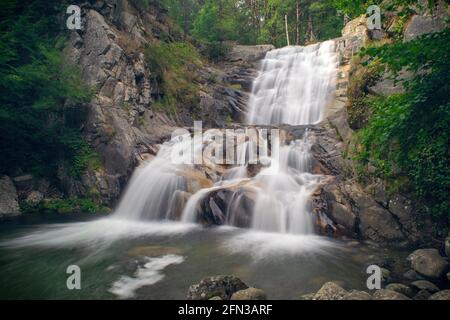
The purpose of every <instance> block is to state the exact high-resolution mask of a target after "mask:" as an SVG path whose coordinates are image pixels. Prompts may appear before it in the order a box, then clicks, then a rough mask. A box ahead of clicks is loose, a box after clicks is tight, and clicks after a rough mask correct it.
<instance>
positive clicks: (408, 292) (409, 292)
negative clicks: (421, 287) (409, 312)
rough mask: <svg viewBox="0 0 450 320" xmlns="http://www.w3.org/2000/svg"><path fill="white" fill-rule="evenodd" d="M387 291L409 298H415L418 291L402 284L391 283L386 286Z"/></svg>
mask: <svg viewBox="0 0 450 320" xmlns="http://www.w3.org/2000/svg"><path fill="white" fill-rule="evenodd" d="M386 290H390V291H395V292H398V293H401V294H403V295H405V296H407V297H409V298H412V297H414V295H415V293H416V290H414V289H413V288H411V287H409V286H407V285H404V284H401V283H391V284H389V285H387V286H386Z"/></svg>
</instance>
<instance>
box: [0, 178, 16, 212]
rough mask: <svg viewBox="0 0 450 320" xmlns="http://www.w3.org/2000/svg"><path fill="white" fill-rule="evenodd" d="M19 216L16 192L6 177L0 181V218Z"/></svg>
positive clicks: (9, 179)
mask: <svg viewBox="0 0 450 320" xmlns="http://www.w3.org/2000/svg"><path fill="white" fill-rule="evenodd" d="M18 215H20V207H19V203H18V197H17V190H16V187H15V186H14V183H13V182H12V180H11V178H9V177H8V176H3V177H2V178H1V179H0V218H9V217H14V216H18Z"/></svg>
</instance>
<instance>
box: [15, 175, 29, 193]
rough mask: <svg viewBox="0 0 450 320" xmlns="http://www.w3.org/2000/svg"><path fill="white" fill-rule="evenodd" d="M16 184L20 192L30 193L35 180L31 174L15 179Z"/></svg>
mask: <svg viewBox="0 0 450 320" xmlns="http://www.w3.org/2000/svg"><path fill="white" fill-rule="evenodd" d="M13 181H14V184H15V185H16V188H17V190H19V191H29V190H31V189H32V188H33V184H34V180H33V176H32V175H31V174H26V175H23V176H18V177H14V178H13Z"/></svg>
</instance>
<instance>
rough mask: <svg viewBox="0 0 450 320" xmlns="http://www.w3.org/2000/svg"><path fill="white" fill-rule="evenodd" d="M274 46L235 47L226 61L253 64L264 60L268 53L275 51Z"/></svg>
mask: <svg viewBox="0 0 450 320" xmlns="http://www.w3.org/2000/svg"><path fill="white" fill-rule="evenodd" d="M274 49H275V47H274V46H273V45H257V46H243V45H237V46H234V47H233V48H232V49H231V51H230V53H228V55H227V57H226V59H227V60H229V61H233V62H236V61H243V62H246V63H253V62H257V61H259V60H261V59H263V58H264V57H265V56H266V53H267V52H269V51H271V50H274Z"/></svg>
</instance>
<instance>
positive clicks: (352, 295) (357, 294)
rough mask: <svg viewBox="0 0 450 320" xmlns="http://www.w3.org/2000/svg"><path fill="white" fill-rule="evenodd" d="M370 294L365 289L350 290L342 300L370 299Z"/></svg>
mask: <svg viewBox="0 0 450 320" xmlns="http://www.w3.org/2000/svg"><path fill="white" fill-rule="evenodd" d="M372 299H373V298H372V296H371V295H370V294H368V293H367V292H365V291H357V290H352V291H350V292H349V293H347V294H346V295H345V296H344V298H343V299H342V300H372Z"/></svg>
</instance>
